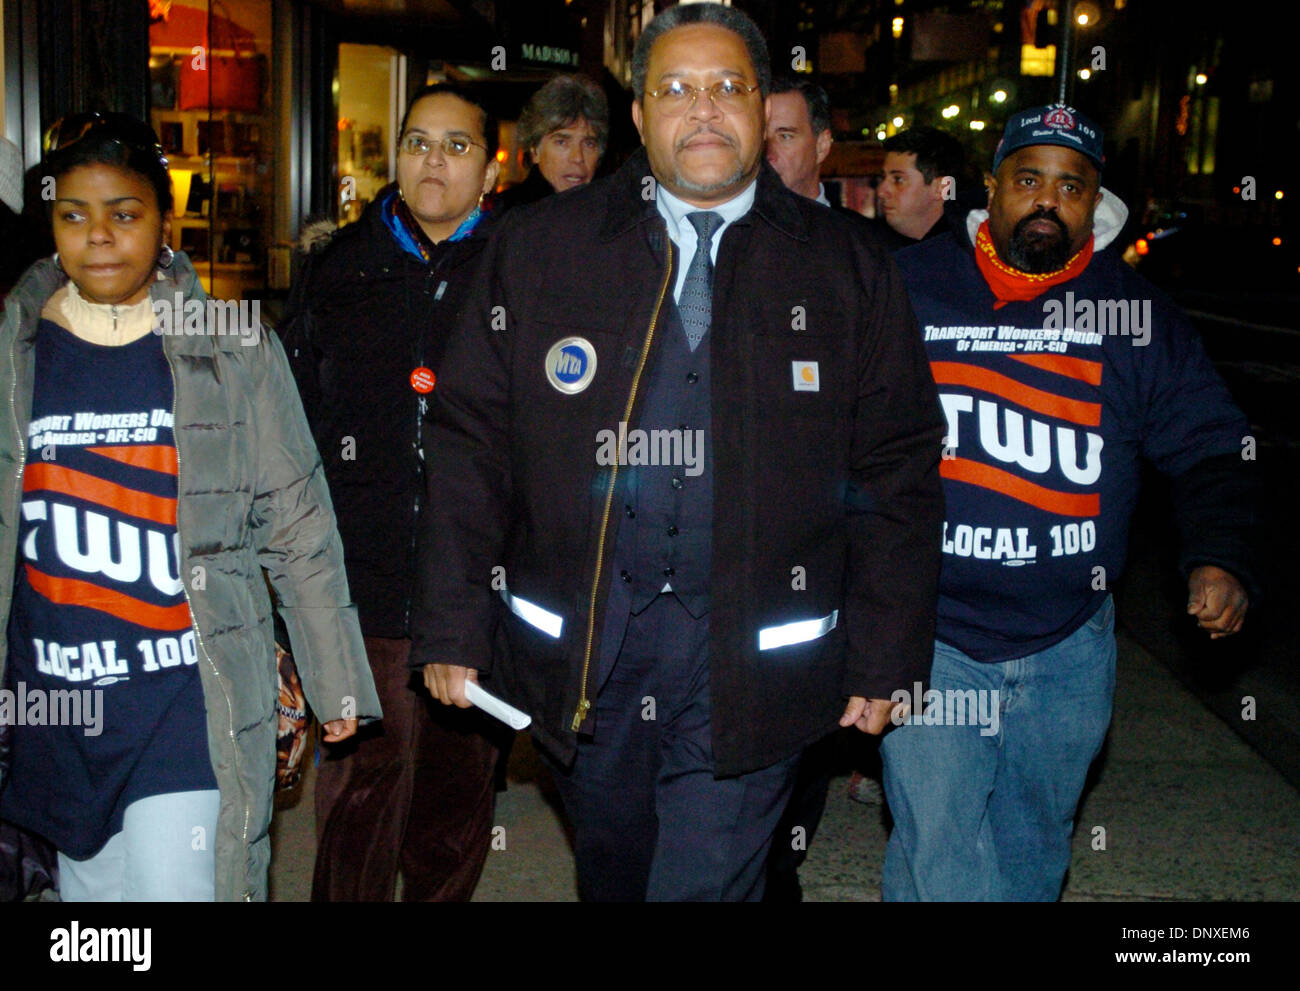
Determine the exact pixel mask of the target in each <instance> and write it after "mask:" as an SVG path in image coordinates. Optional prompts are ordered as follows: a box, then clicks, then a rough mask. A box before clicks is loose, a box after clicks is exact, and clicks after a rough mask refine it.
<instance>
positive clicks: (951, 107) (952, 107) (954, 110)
mask: <svg viewBox="0 0 1300 991" xmlns="http://www.w3.org/2000/svg"><path fill="white" fill-rule="evenodd" d="M939 112H940V113H941V114H943V117H944V119H945V120H947V119H949V118H952V117H956V116H957V115H958V114H959V113H961V107H959V106H957V104H955V103H950V104H948V106H946V107H944V108H943V109H942V110H941V111H939Z"/></svg>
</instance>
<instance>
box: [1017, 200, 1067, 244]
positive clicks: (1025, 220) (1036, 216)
mask: <svg viewBox="0 0 1300 991" xmlns="http://www.w3.org/2000/svg"><path fill="white" fill-rule="evenodd" d="M1035 220H1050V221H1051V222H1052V223H1054V224H1055V225H1056V226H1057V227H1059V228H1061V236H1062V237H1069V236H1070V230H1069V228H1068V227H1066V226H1065V222H1064V221H1063V220H1061V218H1060V217H1058V216H1057V215H1056V211H1055V210H1050V211H1049V210H1044V209H1043V208H1042V207H1039V208H1038V209H1037V210H1035V211H1034V212H1033V213H1030V214H1026V215H1025V216H1023V217H1021V218H1020V221H1019V222H1018V223H1017V224H1016V227H1015V230H1013V231H1012V232H1011V234H1012V236H1013V237H1014V236H1018V235H1023V234H1024V233H1025V228H1027V227H1028V226H1029V225H1030V224H1032V223H1033V222H1034V221H1035Z"/></svg>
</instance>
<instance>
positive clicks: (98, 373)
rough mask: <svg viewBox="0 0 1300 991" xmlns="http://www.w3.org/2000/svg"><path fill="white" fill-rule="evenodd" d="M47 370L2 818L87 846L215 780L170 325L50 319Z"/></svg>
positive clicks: (40, 381) (14, 644) (18, 617)
mask: <svg viewBox="0 0 1300 991" xmlns="http://www.w3.org/2000/svg"><path fill="white" fill-rule="evenodd" d="M35 365H36V371H35V391H34V395H33V399H32V416H31V424H30V427H29V429H28V436H27V463H26V467H25V468H24V471H23V497H22V500H23V501H22V521H21V530H20V535H19V555H20V564H21V567H19V568H17V569H16V577H15V587H14V599H13V607H12V610H11V612H10V618H9V658H8V672H7V678H6V681H7V687H8V688H9V690H10V693H11V695H10V698H11V699H12V700H13V703H14V704H13V706H12V708H13V710H14V711H13V712H12V713H10V714H9V719H8V721H9V722H11V723H13V724H14V727H13V753H12V766H11V769H10V773H9V775H8V778H7V779H6V782H5V786H4V788H3V790H0V817H2V818H4V819H7V820H9V821H11V822H14V823H16V824H18V825H20V826H22V827H24V828H26V829H30V830H31V831H33V832H36V833H39V834H41V835H43V836H45V837H46V838H47V839H48V840H50V841H51V842H52V843H53V844H54V845H55V846H56V847H57V848H58V849H59V850H61V851H62V852H63V853H65V854H67V855H69V856H72V857H77V858H81V857H87V856H90V855H92V854H94V853H95V852H96V851H98V850H99V849H100V848H101V847H102V846H103V845H104V843H106V842H107V841H108V839H109V838H110V837H111V836H112V835H113V834H114V833H116V832H118V831H120V830H121V828H122V814H123V812H124V810H125V809H126V807H127V806H128V805H129V804H130V803H131V802H133V801H135V800H137V799H140V798H146V797H149V796H153V795H162V794H169V793H172V792H179V791H193V790H199V789H209V788H215V787H216V779H215V777H214V775H213V772H212V766H211V763H210V761H209V757H208V744H207V729H206V716H205V709H204V702H203V688H202V684H201V683H200V680H199V669H198V660H199V658H198V650H197V644H196V642H195V632H194V627H193V623H192V620H191V617H190V610H189V606H188V604H187V602H186V599H185V593H184V589H183V587H182V584H181V575H180V556H179V540H178V537H177V531H176V495H177V458H176V447H175V443H174V441H173V436H172V391H173V386H172V378H171V372H170V369H169V368H168V365H167V360H166V358H165V356H164V355H163V351H162V338H161V337H159V336H157V335H155V334H148V335H146V336H145V337H143V338H141V339H139V340H137V341H134V342H132V343H130V344H127V345H124V346H120V347H108V346H101V345H96V344H91V343H89V342H86V341H83V340H81V339H80V338H78V337H76V336H74V335H73V334H71V333H70V332H68V331H67V330H65V329H64V328H62V327H59V326H58V325H57V324H55V323H53V322H51V321H48V320H42V321H41V323H40V327H39V330H38V334H37V338H36V352H35ZM73 693H75V695H77V696H79V698H77V699H75V700H74V699H73ZM210 841H211V840H210V838H209V842H210Z"/></svg>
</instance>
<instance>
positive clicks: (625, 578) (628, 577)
mask: <svg viewBox="0 0 1300 991" xmlns="http://www.w3.org/2000/svg"><path fill="white" fill-rule="evenodd" d="M619 577H620V578H622V579H623V581H625V582H630V581H631V580H632V576H631V575H629V574H628V573H627V572H626V571H623V572H621V573H620V574H619Z"/></svg>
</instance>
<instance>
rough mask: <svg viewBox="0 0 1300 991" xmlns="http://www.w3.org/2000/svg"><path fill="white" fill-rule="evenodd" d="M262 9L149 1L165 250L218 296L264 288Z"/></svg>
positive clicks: (252, 2) (251, 4) (266, 146)
mask: <svg viewBox="0 0 1300 991" xmlns="http://www.w3.org/2000/svg"><path fill="white" fill-rule="evenodd" d="M271 6H272V5H271V4H269V3H265V2H259V0H211V2H210V3H209V2H206V0H185V2H183V3H182V2H173V3H171V4H168V5H159V6H158V7H157V8H155V9H156V11H157V14H156V16H155V18H154V19H153V20H152V21H151V23H150V29H149V42H150V58H149V76H150V102H151V107H152V111H151V116H152V123H153V126H154V129H155V130H156V131H157V132H158V136H159V138H160V139H161V141H162V145H163V148H164V150H165V151H166V153H167V157H168V159H169V160H170V162H171V168H172V181H173V184H174V191H175V194H176V208H175V210H176V216H175V219H174V221H173V223H172V247H173V248H175V249H176V250H178V251H184V252H185V253H186V254H187V255H188V256H189V258H190V260H191V261H192V262H193V263H194V267H195V268H196V269H197V270H198V272H199V276H200V278H201V279H202V280H203V286H204V288H205V289H206V290H207V291H208V292H209V293H210V294H211V295H213V296H215V297H217V298H220V299H239V298H243V297H248V296H257V295H259V293H260V292H261V291H262V290H263V289H264V288H265V287H266V285H267V252H268V246H269V245H270V243H271V216H272V210H271V207H272V196H273V195H274V188H273V183H274V175H275V174H274V171H273V169H272V167H271V164H272V154H273V150H274V149H273V141H274V137H275V135H276V134H277V133H278V132H277V128H276V126H275V119H274V109H273V108H274V104H273V102H272V100H271V96H270V84H271V73H270V64H269V59H270V55H271V37H272V34H271Z"/></svg>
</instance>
